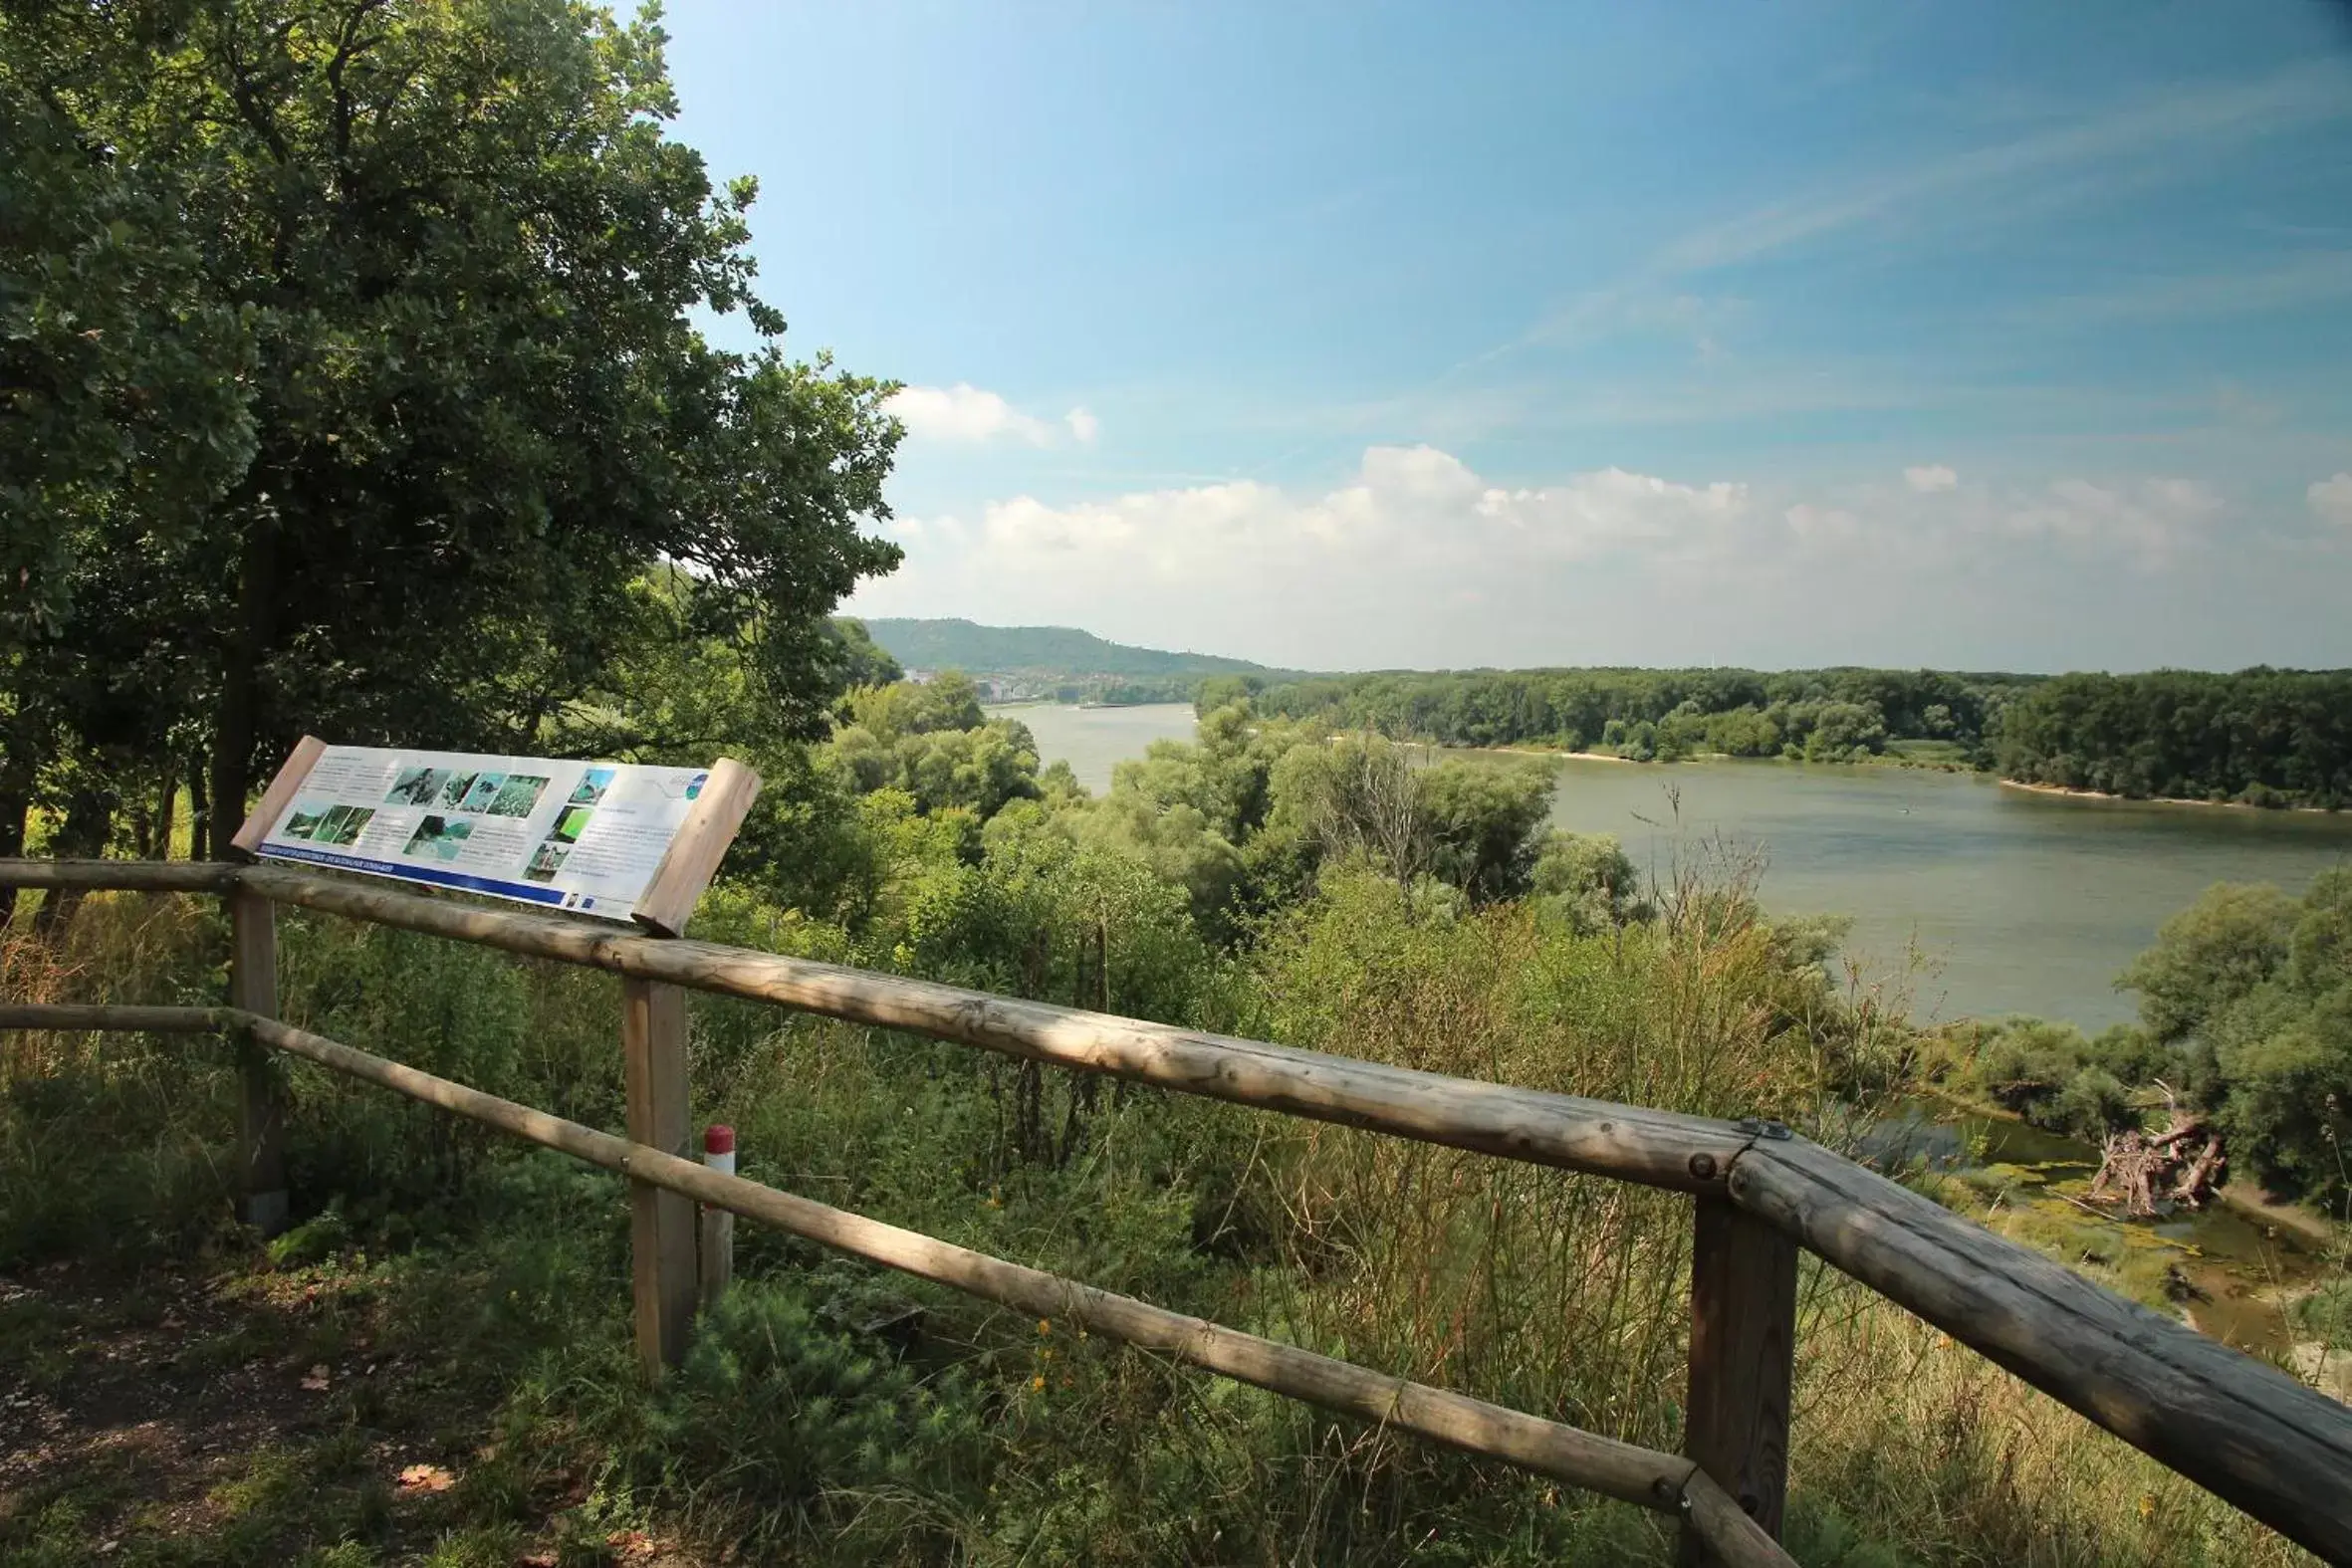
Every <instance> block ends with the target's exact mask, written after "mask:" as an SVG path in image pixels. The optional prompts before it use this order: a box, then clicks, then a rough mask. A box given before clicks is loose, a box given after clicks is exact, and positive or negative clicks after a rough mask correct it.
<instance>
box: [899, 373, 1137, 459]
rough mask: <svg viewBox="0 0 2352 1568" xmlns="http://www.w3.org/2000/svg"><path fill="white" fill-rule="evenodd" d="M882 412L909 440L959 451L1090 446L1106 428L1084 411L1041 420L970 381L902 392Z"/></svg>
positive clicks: (1080, 409)
mask: <svg viewBox="0 0 2352 1568" xmlns="http://www.w3.org/2000/svg"><path fill="white" fill-rule="evenodd" d="M883 406H884V407H886V408H887V409H888V410H889V411H890V412H891V413H892V414H894V415H896V416H897V418H898V420H899V422H900V423H901V424H904V425H905V426H906V431H907V434H909V435H911V436H915V437H917V438H919V439H922V440H927V441H945V442H952V443H955V444H956V445H959V446H981V445H985V444H987V443H989V442H992V441H1018V442H1021V443H1023V444H1025V445H1028V446H1053V445H1054V444H1056V443H1057V442H1058V441H1059V440H1061V439H1062V438H1063V436H1064V435H1065V434H1066V435H1067V436H1068V437H1069V438H1071V439H1073V440H1076V441H1078V442H1081V443H1086V442H1091V441H1092V440H1093V439H1094V437H1095V436H1096V435H1097V434H1098V433H1099V432H1100V431H1101V429H1102V422H1101V421H1100V420H1099V419H1097V418H1095V417H1094V416H1093V415H1092V414H1090V413H1088V412H1087V411H1086V410H1085V409H1083V408H1073V409H1071V410H1070V411H1069V412H1068V413H1066V414H1064V415H1063V416H1062V417H1061V418H1060V419H1058V420H1054V419H1041V418H1039V417H1038V416H1037V415H1035V414H1025V413H1023V412H1022V411H1021V410H1020V409H1018V408H1015V407H1014V406H1013V405H1012V404H1011V403H1009V402H1007V401H1006V400H1005V399H1004V398H1003V397H1001V396H999V395H998V394H997V393H995V392H991V391H987V390H984V389H983V388H981V387H977V386H974V385H972V384H971V383H970V382H969V381H958V382H957V383H956V384H955V385H953V386H907V387H901V388H900V389H899V390H897V391H896V392H893V393H891V394H890V400H889V401H888V402H887V403H886V404H884V405H883Z"/></svg>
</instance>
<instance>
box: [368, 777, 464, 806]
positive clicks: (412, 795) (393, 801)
mask: <svg viewBox="0 0 2352 1568" xmlns="http://www.w3.org/2000/svg"><path fill="white" fill-rule="evenodd" d="M448 777H449V776H448V774H447V773H445V772H443V771H442V770H441V769H438V768H403V769H401V770H400V777H399V778H398V780H396V781H395V782H394V783H393V784H392V787H391V789H390V791H389V792H388V793H386V794H385V795H384V797H383V803H384V804H386V805H431V804H432V803H433V796H434V795H436V794H439V793H440V792H441V785H442V784H443V783H444V782H445V781H446V780H447V779H448Z"/></svg>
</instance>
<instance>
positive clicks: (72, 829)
mask: <svg viewBox="0 0 2352 1568" xmlns="http://www.w3.org/2000/svg"><path fill="white" fill-rule="evenodd" d="M114 825H115V808H114V802H113V801H111V800H110V799H108V797H107V794H106V791H104V790H103V789H100V788H98V787H97V786H95V785H84V786H83V787H81V788H79V789H76V790H75V791H74V796H73V799H72V801H71V802H70V803H69V804H68V805H67V806H66V819H65V821H64V822H63V823H61V824H59V827H58V830H57V853H58V856H59V857H60V858H61V859H62V858H67V857H71V856H78V855H91V856H96V855H103V854H105V853H106V851H107V837H108V835H109V834H110V833H111V832H112V831H113V830H114ZM85 896H86V895H85V894H84V892H83V890H82V889H80V888H68V889H65V890H63V891H59V892H53V893H51V894H50V895H49V896H48V897H47V898H45V899H43V900H42V901H41V908H40V909H39V910H38V911H37V912H36V913H35V914H34V916H33V935H34V936H36V937H38V938H40V939H41V940H42V941H44V942H52V941H57V940H61V939H62V938H63V937H64V935H65V933H66V932H67V931H68V930H69V929H71V928H72V926H73V923H74V911H75V910H77V909H80V908H81V907H82V900H83V898H84V897H85Z"/></svg>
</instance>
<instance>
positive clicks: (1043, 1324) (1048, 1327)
mask: <svg viewBox="0 0 2352 1568" xmlns="http://www.w3.org/2000/svg"><path fill="white" fill-rule="evenodd" d="M1053 1332H1054V1320H1053V1319H1052V1318H1050V1317H1041V1318H1039V1319H1038V1333H1039V1334H1041V1335H1045V1334H1051V1333H1053Z"/></svg>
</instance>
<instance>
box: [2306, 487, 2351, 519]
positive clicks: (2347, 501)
mask: <svg viewBox="0 0 2352 1568" xmlns="http://www.w3.org/2000/svg"><path fill="white" fill-rule="evenodd" d="M2303 499H2304V500H2305V501H2307V502H2309V503H2310V505H2311V510H2312V512H2313V513H2314V514H2315V515H2317V516H2319V517H2321V518H2324V519H2326V520H2327V521H2328V522H2330V523H2336V524H2341V525H2342V526H2343V527H2345V528H2352V474H2338V475H2336V477H2335V478H2333V479H2322V480H2318V481H2315V482H2314V483H2313V484H2312V486H2311V488H2310V489H2308V490H2306V491H2304V492H2303Z"/></svg>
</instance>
